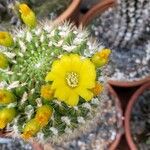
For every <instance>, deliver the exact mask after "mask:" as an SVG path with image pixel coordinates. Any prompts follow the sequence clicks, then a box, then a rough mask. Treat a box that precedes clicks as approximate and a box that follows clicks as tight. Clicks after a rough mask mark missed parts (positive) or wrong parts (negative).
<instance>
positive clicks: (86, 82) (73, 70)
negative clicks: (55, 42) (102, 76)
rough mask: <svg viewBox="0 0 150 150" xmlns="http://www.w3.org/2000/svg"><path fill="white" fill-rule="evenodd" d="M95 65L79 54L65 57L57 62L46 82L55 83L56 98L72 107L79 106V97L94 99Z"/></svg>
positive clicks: (53, 84)
mask: <svg viewBox="0 0 150 150" xmlns="http://www.w3.org/2000/svg"><path fill="white" fill-rule="evenodd" d="M95 78H96V70H95V66H94V64H93V63H92V62H91V61H90V60H89V59H88V58H85V59H83V58H82V57H81V56H79V55H77V54H70V55H64V56H62V57H61V58H60V59H59V60H56V61H55V62H54V63H53V65H52V69H51V72H49V73H48V74H47V76H46V79H45V80H46V81H53V83H52V87H51V88H52V89H54V90H55V92H54V97H56V98H57V99H58V100H60V101H64V102H65V103H66V104H68V105H70V106H75V105H77V104H78V101H79V96H81V97H82V98H84V99H85V100H86V101H89V100H91V99H92V97H93V93H92V92H91V91H90V89H92V88H94V86H95Z"/></svg>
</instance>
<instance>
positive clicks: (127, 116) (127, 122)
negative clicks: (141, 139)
mask: <svg viewBox="0 0 150 150" xmlns="http://www.w3.org/2000/svg"><path fill="white" fill-rule="evenodd" d="M147 89H150V82H148V83H146V84H144V85H143V86H141V87H140V88H139V89H138V90H137V91H136V92H135V93H134V94H133V96H132V97H131V98H130V100H129V103H128V105H127V108H126V111H125V136H126V139H127V142H128V144H129V147H130V148H131V150H137V147H136V145H135V143H134V141H133V139H132V135H131V127H130V119H131V113H132V108H133V107H134V104H135V103H136V101H137V100H138V97H139V96H140V95H141V94H142V93H143V92H144V91H145V90H147Z"/></svg>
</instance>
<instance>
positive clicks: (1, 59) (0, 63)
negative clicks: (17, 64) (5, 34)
mask: <svg viewBox="0 0 150 150" xmlns="http://www.w3.org/2000/svg"><path fill="white" fill-rule="evenodd" d="M7 67H8V59H7V57H6V55H5V54H3V53H0V68H2V69H5V68H7Z"/></svg>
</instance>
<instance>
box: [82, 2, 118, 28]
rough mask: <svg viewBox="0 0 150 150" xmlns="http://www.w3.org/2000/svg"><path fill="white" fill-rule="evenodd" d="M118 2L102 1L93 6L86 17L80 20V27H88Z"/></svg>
mask: <svg viewBox="0 0 150 150" xmlns="http://www.w3.org/2000/svg"><path fill="white" fill-rule="evenodd" d="M115 4H116V0H101V1H100V2H99V3H98V4H96V5H95V6H93V7H92V8H91V9H90V10H89V11H88V12H87V13H86V14H85V15H83V16H82V17H81V18H80V20H79V25H80V26H82V27H85V26H86V25H88V24H89V23H90V22H91V21H92V20H93V19H94V18H95V17H97V16H98V15H100V14H101V13H103V12H104V11H105V10H107V9H108V8H109V7H112V6H115Z"/></svg>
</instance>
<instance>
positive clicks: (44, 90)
mask: <svg viewBox="0 0 150 150" xmlns="http://www.w3.org/2000/svg"><path fill="white" fill-rule="evenodd" d="M53 95H54V90H52V89H51V85H50V84H47V85H43V86H42V87H41V97H43V98H44V99H45V100H50V99H52V98H53Z"/></svg>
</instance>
